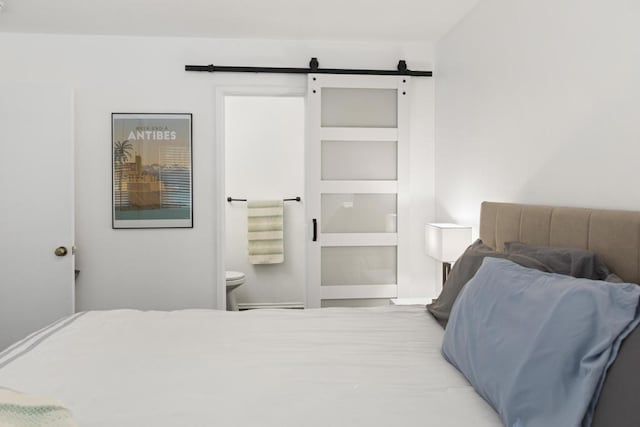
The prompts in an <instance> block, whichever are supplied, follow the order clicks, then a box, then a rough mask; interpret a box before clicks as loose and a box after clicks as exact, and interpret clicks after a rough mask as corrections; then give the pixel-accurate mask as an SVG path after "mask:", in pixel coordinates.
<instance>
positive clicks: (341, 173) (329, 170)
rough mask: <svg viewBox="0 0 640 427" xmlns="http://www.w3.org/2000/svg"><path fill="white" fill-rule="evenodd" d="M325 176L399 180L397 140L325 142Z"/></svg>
mask: <svg viewBox="0 0 640 427" xmlns="http://www.w3.org/2000/svg"><path fill="white" fill-rule="evenodd" d="M321 158H322V179H323V180H338V181H357V180H362V181H368V180H376V181H384V180H388V181H395V180H397V179H398V143H397V142H396V141H322V153H321Z"/></svg>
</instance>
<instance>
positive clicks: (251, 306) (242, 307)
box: [238, 302, 304, 310]
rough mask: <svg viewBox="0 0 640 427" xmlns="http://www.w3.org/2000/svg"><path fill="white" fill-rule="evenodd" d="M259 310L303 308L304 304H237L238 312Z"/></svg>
mask: <svg viewBox="0 0 640 427" xmlns="http://www.w3.org/2000/svg"><path fill="white" fill-rule="evenodd" d="M261 308H297V309H302V308H304V304H303V303H301V302H249V303H246V302H245V303H242V302H239V303H238V309H239V310H257V309H261Z"/></svg>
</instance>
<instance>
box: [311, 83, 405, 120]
mask: <svg viewBox="0 0 640 427" xmlns="http://www.w3.org/2000/svg"><path fill="white" fill-rule="evenodd" d="M321 97H322V99H321V104H322V107H321V108H322V119H321V120H322V127H372V128H395V127H397V126H398V106H397V101H398V91H397V90H396V89H368V88H367V89H365V88H336V87H326V88H322V94H321Z"/></svg>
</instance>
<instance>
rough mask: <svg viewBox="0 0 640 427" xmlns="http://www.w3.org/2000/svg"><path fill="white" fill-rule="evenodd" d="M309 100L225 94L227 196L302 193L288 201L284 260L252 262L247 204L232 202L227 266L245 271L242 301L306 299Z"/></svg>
mask: <svg viewBox="0 0 640 427" xmlns="http://www.w3.org/2000/svg"><path fill="white" fill-rule="evenodd" d="M304 106H305V99H304V97H301V96H298V97H285V96H260V97H257V96H227V97H226V98H225V112H224V117H225V176H226V179H225V187H226V190H227V191H226V194H227V196H231V197H234V198H243V199H244V198H246V199H254V200H256V199H257V200H261V199H262V200H266V199H283V198H291V197H296V196H300V197H301V198H302V202H301V203H297V202H286V203H285V204H284V250H285V254H284V255H285V256H284V263H282V264H269V265H253V264H251V263H249V258H248V255H247V204H246V203H243V202H232V203H227V205H226V206H227V207H226V213H225V218H226V228H225V233H226V236H225V237H226V238H225V265H226V268H227V270H235V271H241V272H243V273H244V274H245V276H246V282H245V284H244V285H242V286H240V287H239V288H237V290H236V291H235V293H236V298H237V300H238V303H240V305H242V304H247V303H249V304H265V303H267V304H270V303H273V304H293V305H296V304H298V305H303V303H304V280H305V256H304V254H305V243H306V241H305V235H306V228H305V215H304V212H305V211H304V202H305V194H304V180H305V169H304V139H305V123H304V122H305V109H304Z"/></svg>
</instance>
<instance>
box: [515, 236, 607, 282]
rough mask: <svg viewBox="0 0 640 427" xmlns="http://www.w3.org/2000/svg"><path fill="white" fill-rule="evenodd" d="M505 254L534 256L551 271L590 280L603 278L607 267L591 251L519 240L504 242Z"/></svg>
mask: <svg viewBox="0 0 640 427" xmlns="http://www.w3.org/2000/svg"><path fill="white" fill-rule="evenodd" d="M504 251H505V252H506V253H507V254H520V255H526V256H528V257H531V258H535V259H537V260H538V261H540V262H541V263H543V264H544V265H547V266H549V268H551V271H552V272H554V273H558V274H565V275H567V276H573V277H578V278H584V279H591V280H605V279H606V278H607V276H608V275H609V269H608V268H607V266H606V265H605V264H604V263H603V262H602V260H601V259H600V258H599V257H598V256H597V255H596V254H594V253H593V252H591V251H587V250H584V249H577V248H552V247H548V246H532V245H527V244H525V243H521V242H507V243H505V244H504Z"/></svg>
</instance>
